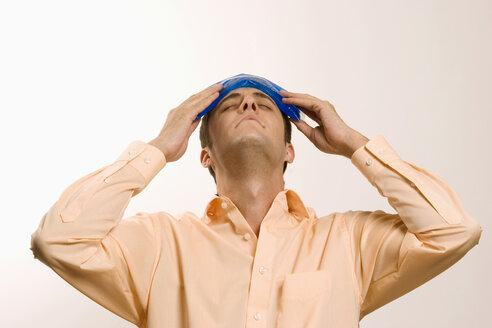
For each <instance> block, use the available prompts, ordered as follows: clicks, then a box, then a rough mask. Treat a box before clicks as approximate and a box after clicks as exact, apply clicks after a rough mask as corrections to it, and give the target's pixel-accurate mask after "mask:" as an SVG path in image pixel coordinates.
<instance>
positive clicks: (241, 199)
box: [215, 156, 284, 236]
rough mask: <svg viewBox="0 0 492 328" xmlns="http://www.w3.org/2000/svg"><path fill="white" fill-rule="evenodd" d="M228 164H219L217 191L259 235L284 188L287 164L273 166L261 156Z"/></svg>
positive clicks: (248, 157) (246, 157) (245, 157)
mask: <svg viewBox="0 0 492 328" xmlns="http://www.w3.org/2000/svg"><path fill="white" fill-rule="evenodd" d="M262 159H263V160H262ZM226 163H228V165H227V166H225V167H218V168H217V167H216V170H217V171H216V172H215V174H216V180H217V193H218V194H219V196H227V197H228V198H230V199H231V200H232V202H233V203H234V204H235V205H236V207H237V208H238V209H239V211H240V212H241V214H242V215H243V216H244V218H245V219H246V221H247V222H248V224H249V225H250V226H251V228H252V230H253V231H254V233H255V234H256V235H257V236H258V235H259V231H260V225H261V222H262V221H263V218H264V217H265V215H266V213H267V212H268V210H269V209H270V206H271V204H272V202H273V200H274V199H275V197H276V196H277V194H278V193H279V192H280V191H282V190H284V179H283V164H282V165H279V164H278V162H276V163H275V165H272V162H271V159H268V158H264V157H263V158H262V157H259V156H257V157H254V156H244V157H243V158H242V159H237V158H236V160H230V161H226Z"/></svg>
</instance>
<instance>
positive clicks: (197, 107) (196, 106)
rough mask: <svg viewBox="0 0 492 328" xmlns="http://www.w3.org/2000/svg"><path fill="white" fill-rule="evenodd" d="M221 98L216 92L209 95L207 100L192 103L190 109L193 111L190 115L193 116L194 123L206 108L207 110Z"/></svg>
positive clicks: (197, 100)
mask: <svg viewBox="0 0 492 328" xmlns="http://www.w3.org/2000/svg"><path fill="white" fill-rule="evenodd" d="M218 96H219V92H218V91H217V92H215V93H213V94H211V95H209V96H208V97H206V98H203V99H196V100H195V101H192V102H191V104H190V105H189V108H191V109H192V110H191V111H190V112H191V113H190V115H192V116H193V122H195V120H196V117H197V115H198V114H200V113H201V112H202V111H203V110H204V109H205V108H207V107H208V106H209V105H210V104H211V103H213V102H214V100H215V99H217V97H218Z"/></svg>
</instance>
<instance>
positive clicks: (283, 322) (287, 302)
mask: <svg viewBox="0 0 492 328" xmlns="http://www.w3.org/2000/svg"><path fill="white" fill-rule="evenodd" d="M330 290H331V285H330V277H329V271H328V270H316V271H307V272H298V273H290V274H287V275H286V276H285V280H284V282H283V285H282V287H281V291H280V300H279V302H280V303H279V309H278V314H277V323H276V327H277V328H288V327H304V328H308V327H319V324H320V323H325V322H327V321H326V320H327V318H325V316H327V313H328V311H327V310H328V309H326V308H325V307H326V305H327V304H328V299H329V297H330Z"/></svg>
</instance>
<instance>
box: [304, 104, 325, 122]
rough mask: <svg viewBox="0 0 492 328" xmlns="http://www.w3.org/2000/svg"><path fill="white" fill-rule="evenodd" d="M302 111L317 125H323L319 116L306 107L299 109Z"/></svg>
mask: <svg viewBox="0 0 492 328" xmlns="http://www.w3.org/2000/svg"><path fill="white" fill-rule="evenodd" d="M299 109H300V110H302V112H303V113H304V114H306V115H307V116H308V117H309V118H310V119H312V120H313V121H315V122H316V123H318V124H319V125H322V124H321V119H320V118H319V117H318V115H317V114H316V113H314V112H312V111H310V110H307V109H305V108H304V107H299Z"/></svg>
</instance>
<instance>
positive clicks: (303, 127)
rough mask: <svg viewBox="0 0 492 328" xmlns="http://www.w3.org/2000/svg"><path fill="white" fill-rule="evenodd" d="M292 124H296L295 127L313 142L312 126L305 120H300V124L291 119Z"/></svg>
mask: <svg viewBox="0 0 492 328" xmlns="http://www.w3.org/2000/svg"><path fill="white" fill-rule="evenodd" d="M290 120H291V122H292V123H294V125H295V126H296V127H297V129H298V130H299V131H301V132H302V134H304V135H305V136H306V137H307V138H308V139H309V140H311V131H312V130H313V128H312V127H311V126H309V124H307V123H306V122H305V121H304V120H302V119H301V120H299V121H298V122H297V121H295V120H293V119H290Z"/></svg>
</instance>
